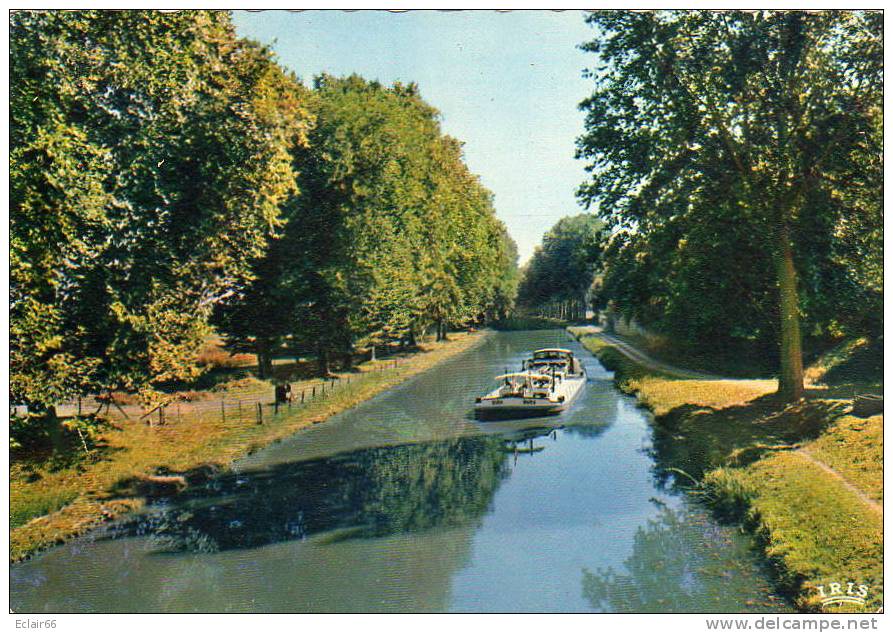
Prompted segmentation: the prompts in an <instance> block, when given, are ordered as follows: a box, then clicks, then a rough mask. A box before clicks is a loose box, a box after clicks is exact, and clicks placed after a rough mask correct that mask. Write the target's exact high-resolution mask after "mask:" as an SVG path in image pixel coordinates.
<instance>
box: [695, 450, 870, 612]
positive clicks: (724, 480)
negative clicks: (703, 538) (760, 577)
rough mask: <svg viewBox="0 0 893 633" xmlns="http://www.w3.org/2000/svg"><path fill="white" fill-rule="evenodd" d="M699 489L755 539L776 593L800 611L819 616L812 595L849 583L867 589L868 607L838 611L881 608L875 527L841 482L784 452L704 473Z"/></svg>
mask: <svg viewBox="0 0 893 633" xmlns="http://www.w3.org/2000/svg"><path fill="white" fill-rule="evenodd" d="M705 486H706V488H707V489H708V490H709V491H710V492H711V493H712V494H713V495H715V496H716V497H717V498H718V499H719V501H718V503H720V504H721V505H722V506H723V507H724V508H725V509H726V510H729V509H730V508H729V506H730V504H731V505H732V506H733V507H732V508H731V510H732V512H736V511H737V512H739V513H742V514H741V516H743V518H744V520H745V523H746V524H747V525H748V526H749V527H751V528H752V529H753V530H755V531H756V532H757V534H758V536H759V537H760V538H761V540H762V542H763V544H764V547H765V552H766V555H767V557H768V558H769V560H770V561H771V562H772V563H773V565H774V567H775V570H776V575H777V577H778V579H779V583H780V585H781V587H782V589H784V590H785V591H786V592H787V593H788V594H790V595H793V596H795V601H796V603H797V606H798V607H799V608H800V609H802V610H804V611H819V610H822V609H821V604H820V603H819V593H818V590H817V589H816V588H817V587H818V586H820V585H822V586H825V587H827V586H828V585H829V584H830V583H832V582H842V583H843V584H844V585H845V584H846V583H847V582H850V581H851V582H854V583H855V584H856V585H860V584H864V585H866V586H868V587H869V589H870V593H869V602H868V605H867V606H866V607H865V608H860V607H857V608H855V609H853V608H852V607H850V608H849V609H840V610H843V611H846V610H856V611H875V610H877V608H878V607H880V606H881V605H882V603H883V565H882V561H883V520H882V517H881V515H880V514H878V513H876V512H873V511H872V510H871V509H870V508H869V507H868V506H866V505H865V504H864V503H862V502H861V501H860V500H859V499H858V498H857V497H856V496H854V495H853V494H852V493H851V492H850V491H848V490H847V489H846V488H845V487H844V484H843V483H842V482H840V481H839V480H836V479H834V478H832V477H829V476H828V474H827V473H826V472H825V471H824V470H822V469H821V468H819V467H818V466H816V465H814V464H812V463H810V462H809V461H806V460H805V459H803V457H801V456H800V455H799V454H798V453H797V452H794V451H788V452H777V453H774V454H772V455H769V456H768V457H765V458H763V459H760V460H758V461H756V462H754V463H753V464H751V465H749V466H747V467H744V468H724V469H718V470H715V471H712V472H710V473H708V474H707V476H706V478H705Z"/></svg>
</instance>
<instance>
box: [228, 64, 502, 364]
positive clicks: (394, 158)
mask: <svg viewBox="0 0 893 633" xmlns="http://www.w3.org/2000/svg"><path fill="white" fill-rule="evenodd" d="M313 112H314V116H315V121H316V122H315V125H314V126H313V128H312V130H311V131H310V133H309V143H308V145H307V146H296V147H295V148H294V151H293V158H294V164H295V166H296V169H298V170H299V172H300V175H299V177H298V186H299V189H300V193H299V194H298V195H295V196H293V197H292V198H291V199H290V201H289V202H288V203H286V204H285V205H284V211H283V217H284V226H283V227H282V228H281V229H280V231H279V232H278V234H277V236H276V237H275V238H273V239H272V240H270V244H269V250H268V254H267V255H266V256H265V257H264V258H262V259H261V260H258V261H257V262H256V263H255V266H254V275H255V276H256V280H255V282H254V285H253V286H252V288H251V289H250V290H249V292H247V293H246V294H245V295H244V296H242V297H238V298H236V299H235V300H234V301H233V302H232V303H231V304H230V305H228V306H227V308H226V309H224V310H221V311H220V315H219V316H220V323H221V325H222V326H223V328H224V330H225V331H226V332H227V334H228V335H229V337H230V338H231V339H232V341H233V343H235V344H239V342H240V341H245V340H246V339H248V338H251V339H253V340H254V341H255V342H256V344H257V346H258V348H257V349H258V353H259V355H260V356H261V357H262V358H269V350H270V349H272V348H273V347H275V346H277V345H282V344H287V345H289V346H291V347H292V349H294V350H300V351H302V352H310V353H312V354H313V355H315V356H316V357H317V359H318V360H319V364H320V371H321V372H322V373H324V374H325V373H328V372H329V369H330V363H331V361H333V360H340V361H341V362H342V363H343V364H346V365H349V364H350V362H351V359H352V356H353V351H354V349H355V348H356V347H357V346H362V347H370V348H372V350H373V353H374V348H375V346H378V345H387V344H391V343H395V342H397V343H403V344H407V343H408V344H414V342H415V337H416V334H417V333H419V332H422V331H424V330H425V329H426V328H428V327H429V326H431V325H435V326H436V328H437V336H438V339H442V338H444V337H445V336H446V331H447V329H448V327H449V326H450V325H451V324H456V323H467V322H471V321H474V320H475V319H479V318H483V316H484V315H485V314H486V313H487V312H488V311H492V310H493V309H494V307H495V306H496V304H497V302H499V303H500V305H501V309H503V310H504V309H506V306H508V305H510V304H511V301H512V299H513V294H514V286H513V283H514V282H513V274H514V270H515V269H516V262H515V255H514V254H513V253H514V251H513V250H512V249H513V248H514V245H513V243H511V238H509V237H508V234H507V233H506V231H505V227H504V226H503V225H502V223H501V222H499V221H498V220H497V219H496V216H495V212H494V210H493V205H492V195H491V194H490V193H489V192H488V191H487V190H486V189H485V188H484V187H483V186H482V185H481V184H480V182H479V180H478V179H477V178H476V177H475V176H474V175H472V174H471V173H470V172H469V171H468V168H467V167H466V166H465V164H464V162H463V160H462V150H461V143H460V142H459V141H457V140H455V139H452V138H450V137H448V136H445V135H443V134H442V132H441V130H440V126H439V122H438V114H437V111H436V110H435V109H434V108H432V107H431V106H430V105H428V104H427V103H425V101H424V100H422V98H421V96H420V94H419V92H418V88H417V87H416V86H415V85H413V84H410V85H402V84H395V85H394V86H391V87H385V86H382V85H381V84H379V83H377V82H370V81H367V80H365V79H363V78H361V77H358V76H356V75H353V76H350V77H346V78H336V77H331V76H328V75H323V76H321V77H318V78H317V79H316V82H315V86H314V91H313ZM263 313H270V314H273V313H275V314H276V315H278V316H276V317H274V318H271V319H268V320H266V321H265V322H262V323H261V322H256V319H254V318H253V316H255V315H260V314H263ZM246 320H247V321H249V322H250V323H248V324H246ZM252 321H253V322H252ZM264 350H267V351H264ZM262 364H263V363H262Z"/></svg>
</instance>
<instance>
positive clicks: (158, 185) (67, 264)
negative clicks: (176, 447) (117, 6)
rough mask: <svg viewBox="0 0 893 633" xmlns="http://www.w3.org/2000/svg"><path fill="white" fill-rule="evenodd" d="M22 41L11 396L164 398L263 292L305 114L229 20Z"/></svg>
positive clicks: (43, 22)
mask: <svg viewBox="0 0 893 633" xmlns="http://www.w3.org/2000/svg"><path fill="white" fill-rule="evenodd" d="M10 40H11V49H12V55H11V60H12V69H11V73H12V77H13V81H12V91H11V95H10V101H11V104H10V106H11V107H10V111H11V126H10V127H11V147H10V156H11V159H12V179H11V188H12V190H11V203H12V204H11V233H12V243H13V254H12V264H13V269H14V270H13V289H12V293H11V294H12V303H11V309H12V320H13V324H12V326H11V331H12V334H13V338H14V342H13V347H14V349H15V350H16V354H17V355H16V360H14V367H13V374H14V376H15V377H14V379H13V380H12V387H13V393H12V395H13V398H14V399H16V400H23V401H25V402H27V403H29V404H31V405H33V406H34V407H35V408H36V409H40V408H42V407H47V406H49V405H51V404H52V403H54V402H57V401H58V400H59V399H61V398H64V397H68V396H71V395H74V394H75V393H84V392H86V391H87V390H88V389H90V390H93V389H98V388H100V387H101V388H106V389H113V388H120V389H126V390H129V391H139V392H140V393H142V394H143V396H144V397H145V399H146V400H151V399H154V398H155V395H153V394H154V393H155V389H156V388H157V387H158V386H159V385H162V384H164V383H165V382H169V381H173V380H184V379H185V380H188V379H191V378H194V377H195V376H196V375H197V372H198V369H197V367H196V363H195V355H196V352H197V350H198V348H199V344H200V343H201V340H202V339H203V337H204V336H205V335H206V334H207V333H208V332H209V326H208V319H209V316H210V313H211V310H212V308H213V306H214V305H216V304H217V303H219V302H220V301H222V300H224V299H225V298H227V297H229V296H231V295H232V294H233V293H235V292H237V291H238V290H239V289H240V288H241V287H244V285H246V284H247V283H248V281H249V279H250V268H249V263H250V261H251V260H252V259H254V258H256V257H258V256H260V255H261V253H262V252H263V249H264V247H265V242H266V236H267V235H268V234H269V233H270V231H271V230H272V229H273V228H274V227H275V226H276V225H277V223H278V221H279V220H278V216H279V209H280V206H281V205H282V204H283V202H284V201H285V200H287V198H288V197H289V196H290V195H292V194H293V193H294V189H295V178H294V172H293V169H292V164H291V153H290V148H291V146H293V145H295V144H300V143H303V142H305V141H306V130H307V125H308V117H307V113H306V109H305V107H304V105H303V103H302V102H301V100H300V95H299V94H297V93H296V92H295V91H294V90H291V86H290V84H289V81H290V80H289V79H288V78H286V77H285V76H284V75H283V73H282V72H281V70H279V69H278V67H277V66H275V64H274V63H273V62H272V59H271V57H270V54H269V52H268V51H266V50H265V49H263V48H261V47H259V46H258V45H256V44H253V43H250V42H247V41H243V40H239V39H237V38H236V37H235V33H234V29H233V26H232V24H231V22H230V18H229V15H228V14H227V13H225V12H201V11H196V12H177V13H161V12H155V11H131V12H104V11H73V12H38V11H23V12H17V13H15V14H13V16H12V17H11V29H10ZM292 83H293V82H292ZM35 345H36V346H37V347H38V349H39V350H40V352H41V353H39V354H34V351H35V350H34V349H32V348H33V346H35ZM29 357H30V359H29ZM30 361H35V362H33V363H30ZM35 382H39V383H41V385H36V384H35Z"/></svg>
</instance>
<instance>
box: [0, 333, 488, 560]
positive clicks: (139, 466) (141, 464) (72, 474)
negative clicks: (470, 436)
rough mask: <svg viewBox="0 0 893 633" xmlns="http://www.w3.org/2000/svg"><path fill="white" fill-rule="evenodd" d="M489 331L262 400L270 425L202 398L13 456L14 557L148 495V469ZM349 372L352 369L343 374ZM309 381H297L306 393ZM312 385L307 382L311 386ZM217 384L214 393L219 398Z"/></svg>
mask: <svg viewBox="0 0 893 633" xmlns="http://www.w3.org/2000/svg"><path fill="white" fill-rule="evenodd" d="M484 336H486V333H474V334H467V333H460V334H456V333H454V334H451V335H450V341H448V342H442V343H430V344H426V345H425V346H424V347H423V348H422V349H421V351H420V352H417V353H412V354H404V355H402V356H401V358H400V361H399V363H398V364H397V366H396V367H394V366H393V362H394V359H393V358H388V359H380V360H378V361H373V362H366V363H363V364H361V365H359V366H358V367H357V368H356V369H355V371H354V372H353V373H351V374H350V377H351V384H350V386H349V387H348V386H347V385H346V384H344V383H345V382H346V381H342V386H341V387H340V388H338V389H336V390H335V391H334V392H333V391H328V392H327V395H326V397H318V398H317V399H315V400H312V401H308V402H307V403H306V404H305V405H303V406H295V407H294V408H293V409H292V410H288V409H287V408H284V407H283V408H281V411H280V413H279V414H278V415H273V411H272V407H269V406H267V407H265V409H266V410H265V412H264V418H265V423H264V424H263V425H259V424H256V423H255V422H254V420H253V418H252V417H251V415H248V416H245V418H243V419H242V420H234V419H233V418H232V416H231V417H229V418H228V419H227V420H226V421H224V420H222V416H221V415H220V412H219V410H217V409H216V408H213V407H212V408H210V409H209V408H197V409H196V410H195V411H196V412H195V413H191V414H189V413H187V414H184V415H182V417H181V418H180V419H178V418H177V416H175V415H174V414H169V418H168V423H167V424H166V425H164V426H154V427H150V426H148V425H146V424H144V423H142V422H139V421H136V420H131V421H126V422H120V423H119V424H118V427H117V429H116V430H112V431H110V432H108V433H106V434H105V435H104V437H103V445H104V447H103V449H102V450H101V451H97V452H96V453H95V454H94V455H93V457H92V458H91V459H82V460H80V461H78V460H72V465H70V466H65V467H61V468H60V467H58V466H57V465H54V463H52V462H51V461H50V460H26V459H18V460H15V461H13V462H12V463H11V465H10V517H11V522H12V525H11V528H12V529H11V531H10V558H11V559H12V560H19V559H21V558H24V557H27V556H28V555H30V554H31V553H33V552H34V551H37V550H39V549H42V548H44V547H47V546H49V545H52V544H54V543H58V542H60V541H62V540H64V539H65V538H68V537H70V536H74V535H76V534H79V533H82V532H83V531H85V530H87V529H90V528H91V527H94V526H96V525H98V524H99V523H101V522H102V521H104V520H107V519H109V518H113V517H114V516H116V515H117V514H119V513H121V512H126V511H128V510H130V509H132V508H134V507H140V506H141V505H142V503H143V499H142V498H141V492H140V488H139V486H138V485H135V483H138V482H139V480H140V478H141V477H145V476H147V475H153V474H156V473H160V472H171V473H186V472H192V471H197V470H199V469H201V468H203V467H208V468H212V469H225V468H227V467H228V466H229V464H230V463H231V462H232V461H233V460H235V459H237V458H239V457H241V456H243V455H245V454H247V453H250V452H253V451H255V450H257V449H259V448H261V447H263V446H266V445H268V444H270V443H272V442H274V441H276V440H278V439H281V438H284V437H287V436H288V435H291V434H293V433H295V432H296V431H298V430H300V429H302V428H305V427H307V426H310V425H312V424H317V423H319V422H322V421H324V420H325V419H327V418H328V417H330V416H332V415H334V414H335V413H338V412H339V411H343V410H345V409H348V408H351V407H353V406H356V405H357V404H359V403H360V402H363V401H365V400H368V399H369V398H371V397H372V396H374V395H376V394H378V393H381V392H382V391H384V390H386V389H388V388H389V387H392V386H394V385H396V384H398V383H400V382H402V381H403V380H405V379H406V378H409V377H410V376H413V375H415V374H418V373H420V372H422V371H425V370H426V369H428V368H430V367H432V366H433V365H435V364H437V363H438V362H440V361H442V360H445V359H446V358H449V357H451V356H454V355H455V354H458V353H460V352H462V351H464V350H466V349H468V348H470V347H471V346H473V345H475V344H476V343H477V342H479V341H480V340H482V339H483V337H484ZM345 377H346V374H345ZM311 383H313V384H316V385H319V381H318V380H315V381H304V382H301V381H299V382H295V383H293V389H294V390H295V393H300V392H301V390H302V389H305V388H307V387H308V386H309V385H310V384H311ZM308 392H309V389H308ZM258 393H263V394H266V395H270V394H271V393H272V383H268V382H264V381H257V380H249V381H245V382H244V383H238V385H237V386H236V388H234V389H232V390H230V391H228V392H227V398H238V397H240V396H241V397H246V396H247V397H251V396H256V395H257V394H258ZM219 397H220V394H219V393H218V394H216V395H215V398H219Z"/></svg>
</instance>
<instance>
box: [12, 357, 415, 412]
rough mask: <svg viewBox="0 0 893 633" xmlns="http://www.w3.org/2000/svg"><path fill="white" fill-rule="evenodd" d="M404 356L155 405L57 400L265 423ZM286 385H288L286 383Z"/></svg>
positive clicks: (78, 408) (70, 408)
mask: <svg viewBox="0 0 893 633" xmlns="http://www.w3.org/2000/svg"><path fill="white" fill-rule="evenodd" d="M400 364H401V362H400V359H389V360H386V361H378V362H376V364H375V365H374V366H373V367H372V368H370V369H367V370H364V371H359V372H356V373H350V374H347V375H344V376H337V377H334V378H331V379H320V380H315V381H306V380H300V381H291V382H277V385H278V387H272V386H271V387H270V388H269V389H268V390H266V391H263V392H260V391H251V392H242V393H239V392H238V391H236V392H225V391H221V392H213V391H204V392H198V393H199V394H201V395H200V398H199V399H187V398H188V397H189V395H194V394H195V393H196V392H188V395H187V394H171V398H170V399H169V400H166V401H164V402H161V403H160V404H157V405H155V406H154V407H153V408H146V407H144V406H142V405H140V404H138V403H132V402H126V401H125V402H121V401H119V400H116V399H115V398H114V397H113V396H112V397H110V396H107V395H92V396H84V397H81V398H77V399H76V400H73V401H70V402H64V403H61V404H58V405H56V414H57V415H59V416H60V417H71V416H81V415H98V416H101V417H104V418H106V419H108V420H110V421H114V422H142V423H145V424H148V425H152V426H154V425H165V424H168V423H173V422H181V421H183V420H184V419H187V420H188V419H189V418H194V417H196V416H203V417H208V416H219V417H220V422H221V423H222V424H225V425H229V424H235V425H244V424H252V423H254V424H264V422H265V420H269V419H270V416H271V415H276V414H279V413H281V412H285V411H290V410H294V409H297V408H300V407H306V406H308V405H310V404H311V403H313V402H316V401H319V400H320V399H322V398H328V397H331V396H332V395H334V394H338V393H342V392H344V391H345V390H350V389H353V388H356V387H360V386H362V385H364V384H368V382H369V381H370V380H372V379H374V378H376V377H380V375H381V374H382V373H383V372H393V371H396V370H397V369H399V367H400ZM285 385H288V386H289V389H285V388H284V387H285ZM24 414H27V409H24V408H23V407H22V406H21V405H18V406H11V407H10V415H12V416H15V415H24Z"/></svg>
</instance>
